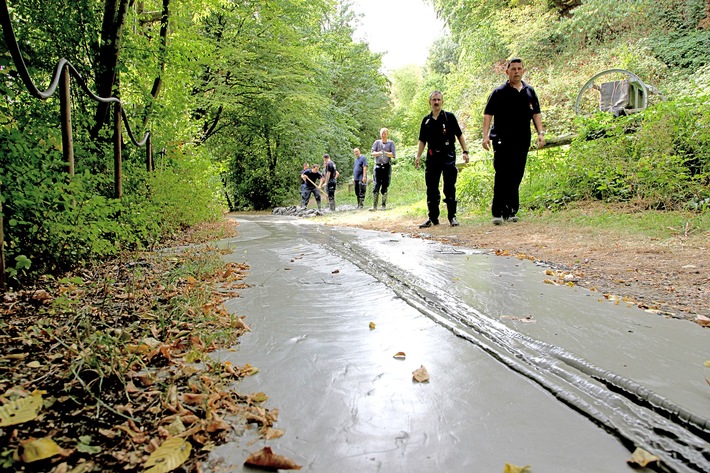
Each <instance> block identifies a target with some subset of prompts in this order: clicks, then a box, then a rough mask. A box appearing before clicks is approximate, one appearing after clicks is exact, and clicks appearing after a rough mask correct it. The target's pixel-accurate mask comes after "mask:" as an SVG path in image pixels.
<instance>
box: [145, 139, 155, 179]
mask: <svg viewBox="0 0 710 473" xmlns="http://www.w3.org/2000/svg"><path fill="white" fill-rule="evenodd" d="M145 167H146V170H147V171H148V172H151V171H154V170H155V164H153V140H152V136H151V135H148V140H147V141H146V142H145Z"/></svg>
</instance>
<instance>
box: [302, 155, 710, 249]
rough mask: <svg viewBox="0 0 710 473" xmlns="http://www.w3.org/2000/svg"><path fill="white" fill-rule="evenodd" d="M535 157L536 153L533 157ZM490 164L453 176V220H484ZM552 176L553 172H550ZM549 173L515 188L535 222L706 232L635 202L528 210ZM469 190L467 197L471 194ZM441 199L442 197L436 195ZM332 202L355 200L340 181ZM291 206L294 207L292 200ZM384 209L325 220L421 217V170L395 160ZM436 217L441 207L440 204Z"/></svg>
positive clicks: (666, 233)
mask: <svg viewBox="0 0 710 473" xmlns="http://www.w3.org/2000/svg"><path fill="white" fill-rule="evenodd" d="M533 158H534V159H536V158H537V155H533ZM492 173H493V169H492V164H491V163H490V162H488V161H481V160H478V161H475V162H474V163H473V164H469V165H468V166H467V167H466V169H465V171H464V172H461V173H460V174H459V179H458V182H457V189H458V190H457V194H458V195H457V198H458V200H459V212H458V217H459V220H460V221H461V222H462V223H464V224H467V225H489V224H490V218H491V216H490V201H491V199H492ZM553 174H554V173H553ZM553 174H549V173H547V174H546V173H545V171H544V169H541V168H540V166H539V165H538V164H533V165H531V166H529V167H528V172H526V176H525V178H524V179H523V182H522V184H521V186H520V192H521V210H520V214H519V215H520V216H521V217H522V218H534V219H535V221H536V222H537V223H540V224H549V225H556V226H559V227H569V228H580V227H582V228H590V229H598V230H607V231H613V232H616V233H618V234H620V235H631V236H633V235H636V236H646V237H650V238H659V239H668V238H676V237H689V236H695V235H701V234H704V233H707V232H710V212H708V211H705V212H699V213H698V212H691V211H680V210H673V211H658V210H649V209H648V207H647V206H644V205H643V203H640V202H626V203H605V202H602V201H579V202H570V203H567V204H566V205H564V206H561V207H559V208H556V209H554V210H549V209H537V210H531V209H530V208H529V207H528V206H526V202H529V201H531V199H532V196H531V193H533V192H536V191H537V190H538V189H540V187H541V186H553V185H554V184H553V183H550V182H545V181H553V180H554V179H555V177H554V175H553ZM472 194H473V195H472ZM442 198H443V196H442ZM336 202H337V203H338V205H355V204H356V203H357V200H356V198H355V195H354V192H353V190H352V189H348V185H347V184H346V183H340V184H339V186H338V189H337V191H336ZM292 205H300V202H296V201H294V202H293V203H292ZM369 206H372V186H371V185H370V186H368V193H367V197H366V199H365V207H366V208H368V207H369ZM388 208H389V210H388V212H387V213H386V214H382V213H380V212H378V213H372V212H361V213H358V214H357V215H351V214H350V213H348V214H349V215H343V216H341V215H332V216H329V221H332V222H334V223H337V222H338V221H342V220H343V219H348V221H350V222H351V223H355V224H357V223H358V221H362V222H365V221H372V220H377V219H386V220H409V221H416V220H418V219H422V220H423V219H425V218H426V214H427V209H426V186H425V184H424V170H423V169H415V168H414V167H413V166H412V165H411V164H409V163H405V162H400V163H397V164H395V165H394V166H393V170H392V182H391V184H390V188H389V192H388ZM441 211H442V215H446V206H445V204H444V203H443V202H442V204H441Z"/></svg>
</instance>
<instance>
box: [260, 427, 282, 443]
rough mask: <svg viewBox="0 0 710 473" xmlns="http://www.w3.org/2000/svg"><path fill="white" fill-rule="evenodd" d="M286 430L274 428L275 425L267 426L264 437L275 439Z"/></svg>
mask: <svg viewBox="0 0 710 473" xmlns="http://www.w3.org/2000/svg"><path fill="white" fill-rule="evenodd" d="M284 433H285V432H284V431H283V430H281V429H274V428H273V427H267V428H266V431H265V432H264V438H265V439H266V440H273V439H276V438H279V437H283V435H284Z"/></svg>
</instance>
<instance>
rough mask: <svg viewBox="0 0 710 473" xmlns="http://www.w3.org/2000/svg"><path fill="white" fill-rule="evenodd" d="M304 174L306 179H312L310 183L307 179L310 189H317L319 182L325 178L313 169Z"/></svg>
mask: <svg viewBox="0 0 710 473" xmlns="http://www.w3.org/2000/svg"><path fill="white" fill-rule="evenodd" d="M303 174H305V175H306V177H307V178H308V179H310V181H309V180H308V179H306V187H307V188H308V189H315V188H316V184H318V181H320V180H321V178H322V177H323V175H322V174H321V173H320V172H316V171H314V170H312V169H309V170H308V171H305V172H304V173H303Z"/></svg>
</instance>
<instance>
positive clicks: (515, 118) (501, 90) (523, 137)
mask: <svg viewBox="0 0 710 473" xmlns="http://www.w3.org/2000/svg"><path fill="white" fill-rule="evenodd" d="M483 113H484V114H486V115H492V116H493V126H492V127H491V131H490V138H491V141H493V143H494V144H495V143H498V142H499V141H500V142H501V143H503V144H506V143H507V144H511V142H513V143H520V144H521V146H522V145H525V147H526V148H527V147H528V146H529V145H530V120H532V117H533V115H535V114H536V113H540V101H539V100H538V98H537V94H536V93H535V89H533V88H532V87H531V86H529V85H527V84H526V83H525V82H523V88H522V89H521V90H520V91H518V90H517V89H516V88H515V87H511V86H510V85H509V84H508V82H506V83H505V84H503V85H501V86H500V87H496V88H495V89H494V90H493V92H491V95H490V97H488V103H487V104H486V109H485V110H484V112H483Z"/></svg>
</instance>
